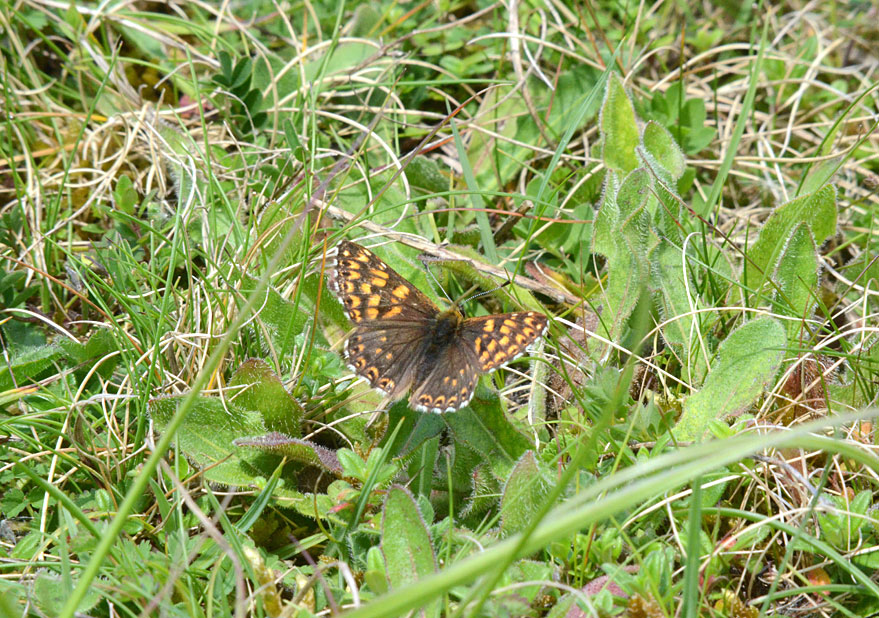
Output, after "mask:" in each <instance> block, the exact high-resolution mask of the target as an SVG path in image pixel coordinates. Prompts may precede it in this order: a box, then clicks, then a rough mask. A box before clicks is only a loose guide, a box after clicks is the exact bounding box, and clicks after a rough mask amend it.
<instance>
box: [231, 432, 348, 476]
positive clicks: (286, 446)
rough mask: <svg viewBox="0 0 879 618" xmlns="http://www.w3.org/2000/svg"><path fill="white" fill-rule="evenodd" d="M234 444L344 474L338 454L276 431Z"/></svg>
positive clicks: (243, 439)
mask: <svg viewBox="0 0 879 618" xmlns="http://www.w3.org/2000/svg"><path fill="white" fill-rule="evenodd" d="M232 443H233V444H234V445H235V446H239V447H250V448H255V449H258V450H260V451H263V452H266V453H272V454H275V455H283V456H285V457H287V458H288V459H291V460H293V461H298V462H300V463H305V464H309V465H311V466H315V467H317V468H323V469H324V470H326V471H328V472H332V473H333V474H335V475H336V476H340V475H341V474H342V465H341V464H340V463H339V458H338V456H337V455H336V453H335V452H334V451H332V450H330V449H328V448H325V447H323V446H320V445H318V444H315V443H314V442H309V441H307V440H300V439H298V438H291V437H290V436H286V435H284V434H282V433H278V432H276V431H272V432H269V433H267V434H264V435H261V436H254V437H252V438H238V439H236V440H233V441H232Z"/></svg>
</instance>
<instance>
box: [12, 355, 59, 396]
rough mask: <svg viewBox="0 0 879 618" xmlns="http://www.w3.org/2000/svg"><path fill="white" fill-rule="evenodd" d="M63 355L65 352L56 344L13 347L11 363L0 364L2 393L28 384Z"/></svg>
mask: <svg viewBox="0 0 879 618" xmlns="http://www.w3.org/2000/svg"><path fill="white" fill-rule="evenodd" d="M63 355H64V351H63V350H62V349H61V347H60V346H58V345H55V344H50V345H39V346H34V347H30V346H27V347H24V346H15V347H13V348H12V350H11V354H10V355H9V361H8V362H4V363H0V391H4V390H8V389H11V388H13V387H15V386H24V385H26V384H28V383H29V378H32V377H34V376H36V375H38V374H39V373H40V372H41V371H43V370H44V369H47V368H48V367H49V366H50V365H51V364H52V363H53V362H55V361H57V360H58V359H59V358H61V357H62V356H63ZM10 370H11V373H10ZM13 376H15V378H14V379H13Z"/></svg>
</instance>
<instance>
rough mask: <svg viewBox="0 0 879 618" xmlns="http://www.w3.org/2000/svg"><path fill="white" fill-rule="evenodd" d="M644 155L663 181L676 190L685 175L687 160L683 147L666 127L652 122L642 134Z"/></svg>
mask: <svg viewBox="0 0 879 618" xmlns="http://www.w3.org/2000/svg"><path fill="white" fill-rule="evenodd" d="M641 145H642V146H643V150H642V151H641V152H642V155H643V156H644V158H645V159H646V161H647V163H648V164H649V165H650V168H651V169H652V170H654V171H655V172H656V173H658V174H659V175H660V177H661V178H662V180H663V181H665V182H666V183H668V185H669V186H670V187H672V188H674V186H675V184H676V183H677V181H678V180H679V179H680V178H681V176H683V175H684V171H685V170H686V168H687V158H686V157H685V156H684V153H683V151H682V150H681V147H680V146H678V144H677V142H676V141H675V140H674V138H673V137H672V135H671V133H669V132H668V129H666V128H665V127H664V126H662V125H661V124H659V123H656V122H654V121H652V120H651V121H650V122H648V123H647V125H646V126H645V127H644V132H643V133H642V134H641Z"/></svg>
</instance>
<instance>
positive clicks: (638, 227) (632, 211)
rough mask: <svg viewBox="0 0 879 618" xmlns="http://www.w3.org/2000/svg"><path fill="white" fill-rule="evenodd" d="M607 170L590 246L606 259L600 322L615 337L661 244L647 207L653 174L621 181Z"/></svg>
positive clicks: (634, 174) (641, 170)
mask: <svg viewBox="0 0 879 618" xmlns="http://www.w3.org/2000/svg"><path fill="white" fill-rule="evenodd" d="M617 182H618V180H617V176H616V174H614V173H609V174H608V176H607V183H606V185H605V193H604V200H603V201H602V203H601V207H600V208H599V209H598V213H597V214H596V216H595V223H594V226H593V237H592V250H593V251H594V252H595V253H600V254H601V255H603V256H604V257H605V258H607V271H608V273H607V284H606V286H605V289H604V298H605V302H604V310H603V312H602V314H601V324H602V325H603V327H604V330H605V333H604V334H606V336H607V338H609V339H611V340H616V339H617V338H618V337H619V335H620V334H621V333H622V330H623V326H624V324H625V321H626V320H627V319H628V317H629V315H631V313H632V311H633V310H634V308H635V305H636V304H637V302H638V300H639V299H640V297H641V294H642V293H643V292H644V290H645V289H646V286H647V283H648V278H649V275H650V259H651V253H652V252H653V251H654V250H655V248H656V246H657V245H658V237H656V235H655V233H654V231H653V229H652V226H651V225H650V216H649V214H648V213H647V212H646V211H645V206H646V204H647V198H648V196H649V194H650V193H649V189H650V184H651V179H650V175H649V174H648V172H647V170H646V169H644V168H639V169H637V170H635V171H633V172H632V173H631V174H629V175H628V176H626V178H625V179H623V181H622V182H621V183H620V184H619V188H617V187H616V185H617Z"/></svg>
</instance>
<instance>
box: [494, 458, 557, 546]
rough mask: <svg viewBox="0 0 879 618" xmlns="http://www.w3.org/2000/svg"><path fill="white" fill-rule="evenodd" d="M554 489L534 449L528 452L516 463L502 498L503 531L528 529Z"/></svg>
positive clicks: (506, 533)
mask: <svg viewBox="0 0 879 618" xmlns="http://www.w3.org/2000/svg"><path fill="white" fill-rule="evenodd" d="M551 489H552V487H551V485H550V483H549V480H548V478H547V475H546V473H545V472H544V471H543V470H541V468H540V464H539V463H538V461H537V458H536V457H535V456H534V451H526V452H525V454H524V455H522V457H521V459H519V461H518V462H516V465H515V467H514V468H513V471H512V473H511V474H510V477H509V479H508V480H507V483H506V486H505V487H504V495H503V497H502V498H501V534H502V535H503V536H509V535H511V534H514V533H516V532H521V531H522V530H524V529H525V528H526V527H527V526H528V524H529V523H531V520H532V519H533V518H534V515H535V514H536V513H537V512H538V511H539V510H540V509H541V508H542V507H543V505H544V502H546V496H547V495H548V494H549V492H550V490H551Z"/></svg>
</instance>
